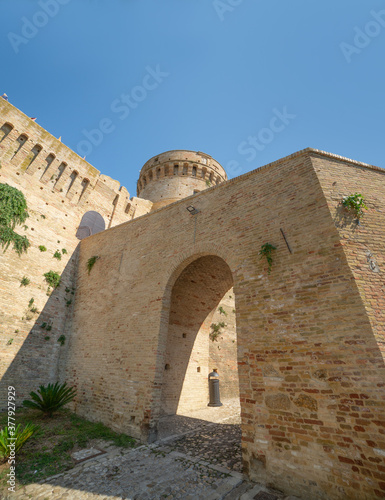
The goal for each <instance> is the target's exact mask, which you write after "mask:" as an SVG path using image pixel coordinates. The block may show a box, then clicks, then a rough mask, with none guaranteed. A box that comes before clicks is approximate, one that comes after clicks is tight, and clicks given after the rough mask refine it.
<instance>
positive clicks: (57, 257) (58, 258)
mask: <svg viewBox="0 0 385 500" xmlns="http://www.w3.org/2000/svg"><path fill="white" fill-rule="evenodd" d="M53 256H54V257H55V259H57V260H61V253H60V251H59V250H56V252H55V253H54V254H53Z"/></svg>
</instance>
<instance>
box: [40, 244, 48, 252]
mask: <svg viewBox="0 0 385 500" xmlns="http://www.w3.org/2000/svg"><path fill="white" fill-rule="evenodd" d="M39 250H40V252H46V251H47V248H46V247H45V246H44V245H39Z"/></svg>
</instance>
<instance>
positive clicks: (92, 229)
mask: <svg viewBox="0 0 385 500" xmlns="http://www.w3.org/2000/svg"><path fill="white" fill-rule="evenodd" d="M105 228H106V223H105V221H104V219H103V217H102V216H101V215H100V214H99V213H98V212H95V211H93V210H90V211H89V212H86V213H85V214H84V215H83V217H82V220H81V221H80V225H79V227H78V230H77V232H76V237H77V238H78V239H79V240H83V239H84V238H87V236H91V235H92V234H96V233H100V232H101V231H104V230H105Z"/></svg>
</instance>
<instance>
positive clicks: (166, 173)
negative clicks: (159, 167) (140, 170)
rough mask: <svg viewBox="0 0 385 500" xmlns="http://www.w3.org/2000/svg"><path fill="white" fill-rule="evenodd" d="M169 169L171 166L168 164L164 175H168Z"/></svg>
mask: <svg viewBox="0 0 385 500" xmlns="http://www.w3.org/2000/svg"><path fill="white" fill-rule="evenodd" d="M168 171H169V168H168V165H167V166H166V167H164V175H168Z"/></svg>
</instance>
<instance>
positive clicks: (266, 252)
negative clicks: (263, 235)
mask: <svg viewBox="0 0 385 500" xmlns="http://www.w3.org/2000/svg"><path fill="white" fill-rule="evenodd" d="M273 250H277V247H275V246H274V245H271V244H270V243H265V244H264V245H262V246H261V250H260V251H259V255H260V256H261V259H263V258H266V260H267V265H268V269H267V272H268V274H270V273H271V266H272V264H273V257H272V252H273Z"/></svg>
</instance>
